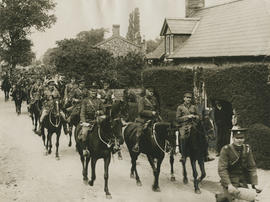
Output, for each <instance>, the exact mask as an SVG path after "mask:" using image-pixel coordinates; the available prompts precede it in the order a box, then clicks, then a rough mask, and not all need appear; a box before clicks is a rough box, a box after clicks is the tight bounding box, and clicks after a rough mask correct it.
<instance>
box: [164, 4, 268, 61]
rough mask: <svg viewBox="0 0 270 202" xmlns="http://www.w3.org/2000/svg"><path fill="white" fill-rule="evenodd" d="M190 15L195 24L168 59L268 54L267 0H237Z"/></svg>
mask: <svg viewBox="0 0 270 202" xmlns="http://www.w3.org/2000/svg"><path fill="white" fill-rule="evenodd" d="M192 17H195V18H200V21H199V24H198V25H197V27H196V29H195V30H194V32H193V34H192V35H191V36H190V38H189V39H188V40H187V41H186V42H185V43H184V45H183V46H182V47H179V48H178V49H176V50H175V52H174V54H172V55H170V57H169V58H192V57H193V58H194V57H222V56H259V55H270V2H269V0H237V1H233V2H229V3H225V4H222V5H217V6H213V7H208V8H203V9H200V10H199V11H198V12H196V13H195V14H194V15H193V16H192Z"/></svg>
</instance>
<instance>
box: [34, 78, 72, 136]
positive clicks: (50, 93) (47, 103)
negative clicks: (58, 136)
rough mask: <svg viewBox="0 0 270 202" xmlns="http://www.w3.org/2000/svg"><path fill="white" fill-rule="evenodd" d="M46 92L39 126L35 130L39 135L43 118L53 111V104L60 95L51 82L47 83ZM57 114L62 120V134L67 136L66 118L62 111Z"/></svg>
mask: <svg viewBox="0 0 270 202" xmlns="http://www.w3.org/2000/svg"><path fill="white" fill-rule="evenodd" d="M48 85H49V86H48V90H46V91H45V92H44V104H43V109H42V113H41V117H40V125H39V128H38V130H37V134H39V135H41V129H42V127H43V120H44V119H45V117H46V116H47V115H48V114H49V112H50V111H51V110H53V108H54V105H55V103H56V102H57V101H58V102H59V99H60V94H59V92H58V90H57V89H56V87H55V82H54V81H53V80H49V81H48ZM59 113H60V115H61V117H62V120H63V122H64V123H63V127H64V132H65V134H68V129H67V125H66V118H65V114H64V112H63V111H62V110H60V109H59Z"/></svg>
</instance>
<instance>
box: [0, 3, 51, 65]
mask: <svg viewBox="0 0 270 202" xmlns="http://www.w3.org/2000/svg"><path fill="white" fill-rule="evenodd" d="M54 7H55V3H54V2H53V1H52V0H36V1H33V0H1V1H0V19H1V20H0V56H1V60H4V61H6V62H7V63H8V64H9V65H10V66H11V67H12V68H15V67H16V65H17V64H20V65H27V64H29V61H31V60H32V59H33V58H34V53H33V52H32V51H31V47H32V42H31V41H30V40H29V39H28V38H27V36H28V35H29V34H30V33H31V31H32V30H33V29H36V30H38V31H45V29H46V28H49V27H51V25H52V24H54V23H55V22H56V17H55V16H54V15H53V14H49V12H50V11H51V10H52V9H53V8H54Z"/></svg>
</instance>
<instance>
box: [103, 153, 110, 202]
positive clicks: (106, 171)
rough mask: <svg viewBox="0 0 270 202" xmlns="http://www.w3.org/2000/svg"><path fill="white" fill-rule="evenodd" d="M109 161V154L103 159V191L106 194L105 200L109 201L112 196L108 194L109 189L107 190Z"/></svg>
mask: <svg viewBox="0 0 270 202" xmlns="http://www.w3.org/2000/svg"><path fill="white" fill-rule="evenodd" d="M110 161H111V155H110V154H109V155H108V156H107V157H106V158H104V182H105V184H104V191H105V194H106V198H107V199H111V198H112V196H111V194H110V192H109V188H108V179H109V165H110Z"/></svg>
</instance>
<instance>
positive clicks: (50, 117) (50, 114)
mask: <svg viewBox="0 0 270 202" xmlns="http://www.w3.org/2000/svg"><path fill="white" fill-rule="evenodd" d="M49 120H50V123H51V124H52V125H53V126H54V127H55V128H58V126H59V125H60V117H59V118H58V123H57V120H56V123H55V124H54V123H53V122H52V111H50V112H49Z"/></svg>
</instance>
